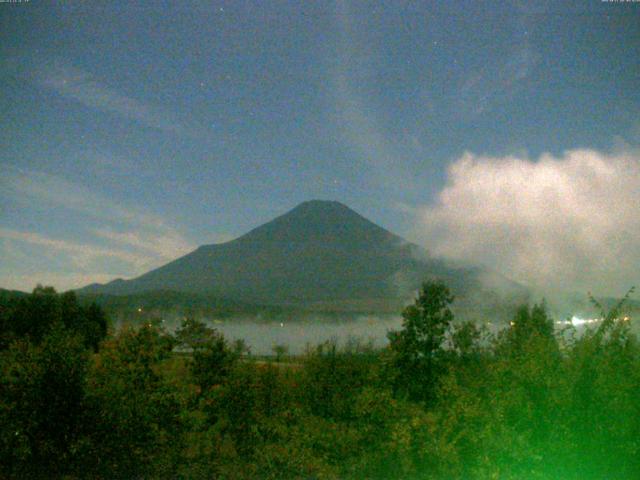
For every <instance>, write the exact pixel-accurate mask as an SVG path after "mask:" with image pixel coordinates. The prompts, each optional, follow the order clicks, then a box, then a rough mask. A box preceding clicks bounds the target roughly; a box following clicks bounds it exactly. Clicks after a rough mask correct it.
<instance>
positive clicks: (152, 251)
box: [0, 168, 225, 288]
mask: <svg viewBox="0 0 640 480" xmlns="http://www.w3.org/2000/svg"><path fill="white" fill-rule="evenodd" d="M6 173H7V174H6V175H5V177H3V179H2V182H1V183H2V195H3V196H4V197H5V198H10V199H12V200H13V201H14V202H15V201H18V202H22V204H23V207H21V208H24V209H25V211H28V209H29V208H30V206H31V205H37V206H39V208H45V209H51V210H52V211H53V210H57V211H68V212H69V213H68V215H69V218H75V219H76V220H77V222H75V223H76V224H77V225H79V226H78V227H70V228H71V230H70V231H67V232H66V233H65V235H64V237H65V238H61V234H60V232H57V233H51V232H50V230H49V228H48V226H47V225H40V226H39V227H38V228H36V229H33V228H32V229H25V228H8V227H6V226H5V227H0V240H3V241H2V242H1V244H0V258H1V259H3V262H4V263H5V268H0V283H1V284H3V285H6V284H7V282H9V283H11V282H13V280H10V279H12V278H13V279H14V280H15V279H16V278H22V277H25V278H28V277H29V275H27V274H25V273H24V271H21V269H22V268H23V267H22V266H21V264H20V263H19V262H17V261H16V259H17V258H18V257H21V258H23V259H24V258H27V259H29V264H30V265H31V267H30V268H31V269H32V270H37V271H38V272H46V271H49V272H50V273H51V275H52V276H53V277H55V276H56V275H59V274H61V273H62V271H64V273H65V275H66V276H65V279H66V280H65V281H67V280H68V281H71V279H72V276H71V272H70V271H69V270H72V271H74V272H75V273H76V274H77V279H76V281H74V282H71V283H68V282H67V283H65V284H64V288H71V287H80V286H82V285H83V283H82V282H83V281H84V279H86V278H88V277H90V276H91V274H92V273H95V275H96V276H95V279H94V280H92V281H99V279H102V278H104V277H105V275H107V272H116V271H117V276H124V277H134V276H137V275H140V274H142V273H144V272H146V271H148V270H150V269H152V268H156V267H158V266H160V265H162V264H164V263H166V262H167V261H170V260H173V259H175V258H177V257H179V256H181V255H184V254H186V253H188V252H189V251H191V250H193V249H194V248H195V247H196V245H195V244H194V243H193V242H191V241H190V240H188V239H187V238H186V237H185V236H184V235H183V233H182V232H181V231H180V230H179V229H178V228H176V227H174V226H172V225H170V224H168V223H167V222H166V221H165V220H164V219H163V218H161V217H160V216H158V215H155V214H153V213H149V212H147V211H143V210H141V209H139V208H131V207H128V206H125V205H122V204H119V203H118V202H116V201H114V200H112V199H110V198H107V197H106V196H104V195H102V194H100V193H98V192H95V191H92V190H90V189H89V188H88V187H86V186H84V185H80V184H77V183H74V182H70V181H68V180H66V179H64V178H62V177H60V176H56V175H49V174H44V173H42V172H33V171H24V170H20V169H16V168H8V169H7V171H6ZM70 236H71V238H73V240H70V239H69V237H70ZM221 238H223V239H224V238H225V237H224V236H221ZM216 239H218V238H216ZM3 262H0V263H3ZM7 263H11V265H12V266H11V267H7V266H6V264H7ZM47 269H48V270H47ZM25 275H26V276H25ZM115 276H116V275H113V274H112V275H111V278H114V277H115ZM53 277H52V278H53ZM32 281H36V282H37V281H43V280H40V279H38V278H35V277H31V279H30V282H32ZM30 285H31V283H29V284H28V285H23V286H24V287H25V288H27V287H29V288H30ZM56 286H58V285H56ZM14 287H16V285H14ZM58 287H59V288H62V287H61V286H58Z"/></svg>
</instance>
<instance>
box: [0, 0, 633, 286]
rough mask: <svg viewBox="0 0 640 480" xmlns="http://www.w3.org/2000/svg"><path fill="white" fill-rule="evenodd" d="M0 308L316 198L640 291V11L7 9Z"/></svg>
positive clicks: (252, 4) (221, 6) (556, 7)
mask: <svg viewBox="0 0 640 480" xmlns="http://www.w3.org/2000/svg"><path fill="white" fill-rule="evenodd" d="M0 39H1V42H0V112H2V114H1V115H0V287H4V288H15V289H22V290H31V289H32V288H33V287H34V286H35V284H36V283H44V284H49V285H54V286H55V287H56V288H58V289H60V290H65V289H68V288H76V287H81V286H84V285H86V284H88V283H92V282H105V281H108V280H111V279H114V278H117V277H123V278H132V277H135V276H137V275H140V274H142V273H144V272H146V271H148V270H150V269H152V268H155V267H158V266H160V265H162V264H164V263H166V262H168V261H170V260H172V259H174V258H177V257H178V256H180V255H183V254H186V253H188V252H189V251H191V250H192V249H194V248H195V247H197V246H198V245H202V244H211V243H219V242H224V241H228V240H230V239H233V238H235V237H237V236H239V235H241V234H243V233H245V232H247V231H248V230H250V229H251V228H254V227H256V226H258V225H260V224H262V223H264V222H267V221H269V220H271V219H272V218H274V217H276V216H278V215H280V214H283V213H285V212H286V211H288V210H290V209H291V208H293V207H295V206H296V205H297V204H298V203H300V202H302V201H305V200H310V199H327V200H338V201H341V202H343V203H345V204H346V205H348V206H350V207H351V208H353V209H354V210H356V211H357V212H359V213H361V214H362V215H364V216H365V217H367V218H369V219H370V220H372V221H374V222H375V223H378V224H379V225H382V226H384V227H385V228H387V229H389V230H391V231H393V232H394V233H397V234H399V235H401V236H404V237H405V238H407V239H409V240H411V241H415V242H417V243H419V244H421V245H423V246H425V247H426V248H427V249H428V250H429V251H430V252H432V253H433V254H436V255H439V256H443V257H446V258H450V259H451V260H454V261H459V262H465V263H472V264H482V265H486V266H489V267H490V268H492V269H494V270H496V271H499V272H501V273H504V274H505V275H507V276H509V277H510V278H513V279H515V280H518V281H522V282H524V283H528V284H532V285H535V286H546V287H551V288H566V289H578V290H580V291H583V290H595V291H601V292H603V293H607V294H609V293H615V294H623V293H624V292H625V291H626V289H627V288H628V287H630V286H631V285H638V286H640V268H638V265H640V211H639V210H638V205H640V153H639V152H640V2H603V1H600V0H585V1H581V2H576V3H572V2H545V1H539V2H532V1H522V2H509V1H506V2H466V1H451V2H426V1H425V2H392V1H388V2H347V1H329V0H325V1H318V2H313V1H308V2H280V1H269V2H257V1H248V2H245V1H237V0H236V1H230V2H224V1H222V2H218V1H206V2H196V1H187V2H161V1H154V2H106V3H105V2H100V3H98V2H95V4H89V2H75V1H64V2H57V3H56V4H54V3H50V2H43V1H36V0H31V1H24V0H23V1H22V2H18V3H0Z"/></svg>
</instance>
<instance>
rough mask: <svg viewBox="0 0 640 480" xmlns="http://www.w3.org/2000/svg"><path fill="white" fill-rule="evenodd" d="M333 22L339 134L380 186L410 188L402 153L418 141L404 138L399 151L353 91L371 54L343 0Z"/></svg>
mask: <svg viewBox="0 0 640 480" xmlns="http://www.w3.org/2000/svg"><path fill="white" fill-rule="evenodd" d="M336 20H337V22H338V26H339V37H338V47H339V48H338V52H337V58H336V59H335V60H336V61H335V63H334V64H333V69H332V72H331V73H332V81H333V86H334V90H333V91H334V94H335V102H336V105H335V107H336V110H337V112H336V113H337V115H338V121H339V123H340V127H341V135H342V136H343V137H344V139H345V140H346V142H347V144H348V145H349V146H350V148H351V149H352V150H353V151H354V152H355V153H356V155H358V157H359V158H360V159H361V160H362V161H363V162H364V163H366V164H367V165H369V166H370V167H371V171H370V174H372V175H373V176H374V177H376V179H377V180H378V182H379V183H380V184H381V185H394V186H395V185H397V184H398V183H402V184H403V185H404V187H405V188H407V189H410V188H411V187H412V183H413V177H412V176H411V175H410V174H409V171H408V169H407V164H406V162H404V161H402V160H404V159H405V158H406V156H405V150H413V151H415V150H416V149H420V150H421V149H422V146H421V145H420V142H419V139H418V138H417V137H415V136H412V135H407V136H406V138H404V139H403V140H402V141H403V142H404V143H406V144H407V145H408V148H406V145H404V147H405V148H399V146H398V142H396V141H393V139H391V138H390V136H389V134H388V129H386V128H385V127H384V126H383V125H382V124H381V121H380V118H379V116H378V115H377V111H376V108H375V106H374V105H372V104H371V103H370V102H367V101H366V98H364V96H363V95H362V94H361V93H360V92H359V91H358V89H357V88H356V84H357V80H356V78H355V77H357V78H366V77H367V76H368V74H369V73H370V72H367V71H366V70H367V69H366V67H365V66H363V65H362V59H363V58H369V57H371V56H373V55H374V52H372V51H370V48H369V46H368V44H366V43H365V42H363V38H362V35H361V32H358V31H357V29H356V27H355V26H354V23H352V21H351V11H350V9H349V5H348V4H347V2H345V1H338V2H336Z"/></svg>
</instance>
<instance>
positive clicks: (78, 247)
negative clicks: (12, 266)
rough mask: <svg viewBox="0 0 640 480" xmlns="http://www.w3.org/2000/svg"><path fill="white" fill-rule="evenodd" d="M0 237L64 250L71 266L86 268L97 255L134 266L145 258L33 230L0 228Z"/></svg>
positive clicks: (50, 248)
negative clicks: (53, 236)
mask: <svg viewBox="0 0 640 480" xmlns="http://www.w3.org/2000/svg"><path fill="white" fill-rule="evenodd" d="M0 238H2V239H5V240H13V241H16V242H19V243H28V244H31V245H38V246H41V247H45V249H49V250H55V251H58V252H65V253H67V254H69V258H70V259H71V261H72V263H73V266H75V267H79V268H86V267H88V266H89V265H90V263H91V262H92V261H93V260H95V259H96V258H99V257H112V258H116V259H119V260H123V261H125V262H127V263H130V264H132V265H133V266H134V267H138V268H139V267H143V266H144V265H145V264H146V263H147V259H145V258H144V257H141V256H139V255H136V254H134V253H131V252H126V251H123V250H115V249H111V248H102V247H98V246H95V245H91V244H89V243H78V242H72V241H69V240H61V239H56V238H50V237H47V236H45V235H41V234H38V233H33V232H23V231H18V230H12V229H8V228H0Z"/></svg>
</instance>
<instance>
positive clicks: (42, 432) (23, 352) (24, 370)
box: [0, 328, 88, 478]
mask: <svg viewBox="0 0 640 480" xmlns="http://www.w3.org/2000/svg"><path fill="white" fill-rule="evenodd" d="M87 367H88V355H87V351H86V350H85V348H84V346H83V345H82V338H80V337H79V336H78V335H72V334H70V333H69V332H68V331H66V330H64V329H61V328H56V329H54V330H52V331H50V332H49V333H48V334H47V335H45V336H44V337H43V338H42V339H41V342H40V343H39V344H38V345H35V344H33V343H31V342H28V341H25V340H18V341H15V342H13V343H12V344H11V345H10V347H9V348H8V349H6V350H4V351H2V352H0V425H2V428H0V477H1V478H58V477H62V476H64V475H66V474H68V473H70V469H71V465H72V463H73V453H74V444H75V442H76V440H77V437H78V431H79V429H80V425H81V424H82V422H81V418H82V412H83V403H84V398H85V382H86V371H87Z"/></svg>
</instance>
